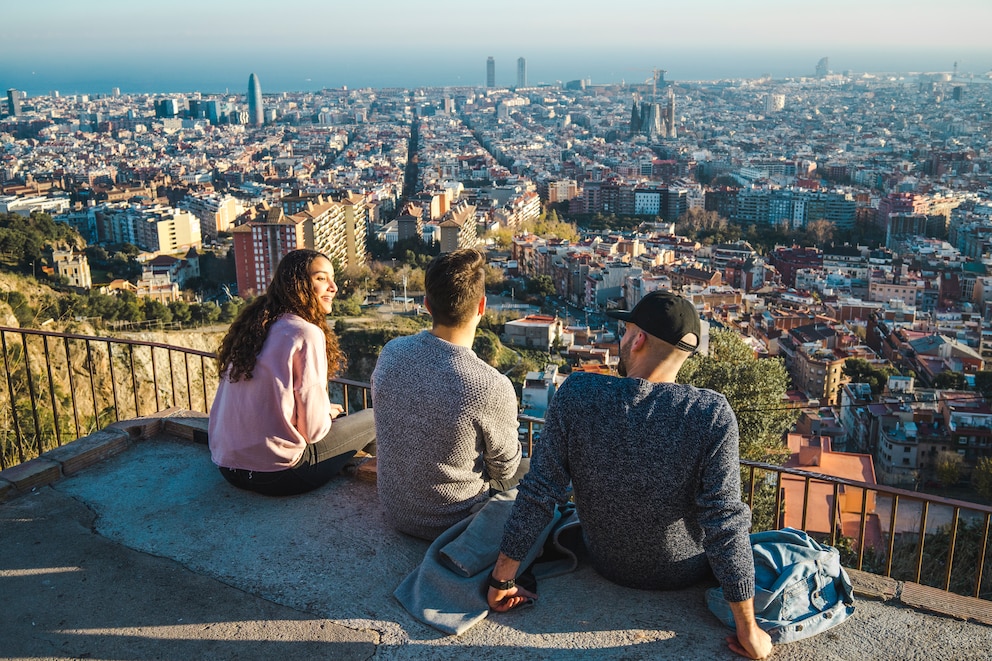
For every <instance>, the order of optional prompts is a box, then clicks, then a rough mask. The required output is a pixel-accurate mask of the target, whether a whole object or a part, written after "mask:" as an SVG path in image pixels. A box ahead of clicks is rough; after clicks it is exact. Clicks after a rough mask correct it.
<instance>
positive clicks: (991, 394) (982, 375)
mask: <svg viewBox="0 0 992 661" xmlns="http://www.w3.org/2000/svg"><path fill="white" fill-rule="evenodd" d="M975 390H977V391H978V392H980V393H982V397H984V398H985V399H990V400H992V371H989V370H982V371H981V372H975Z"/></svg>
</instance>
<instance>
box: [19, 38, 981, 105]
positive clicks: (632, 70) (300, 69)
mask: <svg viewBox="0 0 992 661" xmlns="http://www.w3.org/2000/svg"><path fill="white" fill-rule="evenodd" d="M488 54H491V55H493V57H494V58H495V61H496V83H497V85H498V86H512V85H515V84H516V60H517V57H518V56H521V55H522V56H524V57H526V59H527V69H528V82H529V84H531V85H536V84H541V83H545V84H555V83H557V82H565V81H569V80H576V79H588V80H590V81H591V82H592V83H593V84H603V83H616V82H620V81H626V82H628V83H637V82H643V81H647V80H649V79H650V78H651V76H652V69H653V68H655V67H657V68H659V69H665V70H666V72H667V73H666V79H667V80H675V81H695V80H715V79H731V78H757V77H761V76H764V75H770V76H772V77H773V78H787V77H799V76H810V75H812V74H813V71H814V69H815V67H816V64H817V62H818V61H819V59H820V58H821V57H829V58H830V69H831V70H832V71H834V72H838V73H841V72H845V71H853V72H893V73H910V72H921V71H923V72H932V71H948V72H949V71H952V69H953V67H954V64H955V62H957V63H958V69H959V72H960V74H961V75H967V74H972V75H974V76H975V77H982V76H983V75H984V74H986V73H987V72H989V71H990V70H992V48H990V49H989V50H987V51H981V52H955V51H953V50H952V49H949V48H944V49H941V50H923V49H919V50H910V49H906V50H903V51H894V50H887V51H884V52H876V51H850V50H849V51H840V52H836V53H830V52H821V51H819V50H812V49H806V50H789V51H757V50H747V51H732V50H723V51H720V50H714V49H713V48H706V47H701V48H700V49H699V51H698V52H693V51H687V50H685V49H680V50H678V51H666V50H665V49H664V48H657V49H643V48H642V49H640V50H636V51H628V52H611V53H597V52H595V51H594V50H590V49H579V50H577V51H575V52H563V51H561V50H554V51H548V52H540V51H537V52H533V53H510V52H504V53H499V52H494V53H488ZM486 57H487V54H480V53H468V54H466V53H461V52H459V53H453V52H444V51H440V50H437V51H429V50H423V49H420V50H412V51H408V52H404V51H396V52H388V51H383V50H381V49H369V50H368V51H367V52H364V53H358V52H354V51H348V52H334V51H333V50H328V51H327V52H326V53H321V52H319V51H317V52H313V51H312V52H308V53H303V52H300V53H282V54H271V53H270V54H267V56H266V57H256V58H252V57H244V56H238V57H234V56H230V55H228V56H219V55H213V56H199V57H198V56H195V55H183V54H182V53H174V54H169V55H167V56H165V55H163V56H155V57H152V56H140V55H138V56H109V55H105V56H101V57H94V56H86V55H85V54H84V55H82V56H80V57H78V58H71V59H69V58H50V57H48V56H46V54H45V53H44V52H35V53H26V52H21V53H7V54H4V56H3V57H0V88H2V89H4V90H5V89H7V88H10V87H13V88H16V89H19V90H23V91H26V92H27V93H28V95H29V96H35V95H41V94H49V93H50V92H51V91H52V90H58V91H59V92H60V93H62V94H74V93H88V94H99V93H109V92H110V91H111V89H113V88H114V87H119V88H120V89H121V91H122V92H124V93H139V94H140V93H169V92H193V91H199V92H203V93H223V92H225V91H229V92H232V93H239V94H240V93H244V91H245V90H246V89H247V85H248V75H249V74H250V73H252V72H254V73H256V74H258V76H259V79H260V80H261V84H262V90H263V91H264V92H292V91H308V90H319V89H324V88H334V87H341V86H347V87H349V88H359V87H377V88H381V87H446V86H482V85H484V84H485V76H486Z"/></svg>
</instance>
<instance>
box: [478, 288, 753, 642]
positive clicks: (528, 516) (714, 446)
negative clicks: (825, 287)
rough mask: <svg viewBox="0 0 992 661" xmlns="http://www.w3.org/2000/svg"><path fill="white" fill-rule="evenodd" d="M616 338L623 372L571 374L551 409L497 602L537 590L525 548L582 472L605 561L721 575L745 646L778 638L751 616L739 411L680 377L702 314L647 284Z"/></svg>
mask: <svg viewBox="0 0 992 661" xmlns="http://www.w3.org/2000/svg"><path fill="white" fill-rule="evenodd" d="M610 314H611V316H614V317H616V318H618V319H620V320H621V324H626V331H625V332H624V334H623V335H622V337H621V339H620V366H619V372H620V375H621V377H627V378H616V377H611V376H602V375H596V374H575V375H572V376H570V377H569V378H568V379H567V380H566V381H565V383H564V384H563V385H562V387H561V388H560V389H559V390H558V392H557V393H556V394H555V397H554V399H553V400H552V402H551V406H550V408H549V409H548V413H547V417H546V424H545V427H544V431H543V433H542V434H541V442H540V443H539V444H538V445H537V447H536V448H535V451H534V457H533V460H532V462H531V469H530V472H529V473H528V474H527V476H526V477H525V478H524V479H523V481H522V482H521V483H520V485H519V488H518V495H517V499H516V503H515V505H514V509H513V513H512V514H511V516H510V519H509V521H508V522H507V524H506V528H505V530H504V535H503V541H502V544H501V546H500V554H499V558H498V560H497V562H496V566H495V568H494V569H493V573H492V576H491V577H490V581H489V583H490V589H489V595H488V599H489V605H490V607H491V608H493V609H494V610H497V611H505V610H509V609H510V608H513V607H514V606H516V605H518V604H520V603H523V602H524V601H526V600H527V599H529V598H534V597H535V595H533V594H531V593H529V592H527V591H526V590H524V589H522V588H520V587H518V586H516V585H515V583H514V579H515V578H516V576H517V574H518V571H519V570H520V566H519V565H520V562H519V560H520V559H521V558H523V557H524V555H526V553H527V551H528V550H529V549H530V548H531V547H532V546H533V544H534V543H535V540H536V539H537V537H538V535H539V534H540V532H541V530H542V529H543V528H544V526H545V525H546V524H547V522H548V521H550V518H551V516H552V513H553V510H554V507H555V506H556V505H557V504H558V503H562V502H564V501H565V500H566V499H567V497H568V496H567V493H566V489H567V487H568V485H569V483H571V484H572V487H573V491H574V497H575V504H576V508H577V509H578V514H579V520H580V521H581V522H582V533H583V538H584V541H585V543H586V546H587V548H588V550H589V556H590V558H591V560H592V563H593V566H594V567H595V569H596V570H597V571H598V572H599V573H600V574H602V575H603V576H604V577H606V578H608V579H609V580H611V581H613V582H615V583H619V584H621V585H627V586H630V587H634V588H641V589H659V590H665V589H677V588H681V587H685V586H687V585H691V584H693V583H695V582H698V581H700V580H701V579H704V578H706V577H707V576H709V575H710V572H711V571H712V574H713V575H714V576H715V577H716V579H717V580H718V581H719V583H720V585H721V587H722V588H723V593H724V596H725V597H726V598H727V600H728V601H729V602H731V604H730V605H731V608H732V609H733V612H734V619H735V622H736V629H737V635H736V637H733V636H732V637H729V638H728V639H727V642H728V645H729V646H730V648H731V649H732V650H733V651H734V652H736V653H738V654H741V655H743V656H747V657H749V658H754V659H761V658H764V657H766V656H767V655H768V654H769V653H770V652H771V648H772V645H771V639H770V638H769V636H768V634H767V633H765V632H764V631H762V630H761V629H760V628H759V627H758V625H757V623H756V622H755V618H754V599H753V598H754V560H753V556H752V552H751V544H750V539H749V535H748V531H749V528H750V525H751V513H750V511H749V510H748V508H747V506H746V505H744V503H742V502H741V493H740V469H739V466H738V442H739V439H738V429H737V419H736V416H735V415H734V412H733V410H731V408H730V405H729V404H728V403H727V400H726V398H725V397H724V396H723V395H720V394H718V393H716V392H713V391H710V390H702V389H699V388H694V387H692V386H687V385H682V384H677V383H675V377H676V375H677V374H678V371H679V368H680V367H681V366H682V364H683V363H684V362H685V360H686V358H688V357H689V356H690V355H691V354H692V352H693V351H694V350H695V349H696V347H697V346H698V343H699V335H700V325H699V315H698V314H697V313H696V310H695V308H694V307H693V306H692V304H691V303H690V302H689V301H687V300H686V299H684V298H681V297H680V296H677V295H675V294H672V293H671V292H661V291H656V292H652V293H650V294H648V295H647V296H645V297H644V298H643V299H642V300H641V301H640V302H639V303H638V304H637V306H636V307H635V308H634V309H633V310H632V311H630V312H615V313H610Z"/></svg>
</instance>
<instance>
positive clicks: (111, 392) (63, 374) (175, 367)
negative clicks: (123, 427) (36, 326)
mask: <svg viewBox="0 0 992 661" xmlns="http://www.w3.org/2000/svg"><path fill="white" fill-rule="evenodd" d="M0 351H2V353H3V358H2V360H0V369H2V371H3V376H2V380H3V385H2V386H0V391H2V392H3V395H0V434H2V435H3V436H2V439H0V444H2V446H0V450H2V451H0V469H3V468H8V467H10V466H12V465H16V464H18V463H22V462H24V461H27V460H28V459H31V458H32V457H35V456H38V455H40V454H42V453H43V452H46V451H47V450H50V449H52V448H54V447H58V446H60V445H63V444H64V443H67V442H69V441H72V440H74V439H77V438H80V437H82V436H86V435H87V434H90V433H92V432H94V431H96V430H98V429H102V428H104V427H106V426H107V425H108V424H110V423H112V422H117V421H119V420H122V419H127V418H137V417H141V416H143V415H148V414H151V413H154V412H156V411H161V410H163V409H166V408H170V407H182V408H187V409H189V410H193V411H203V412H209V407H210V402H211V400H212V398H213V392H214V390H216V383H217V376H216V369H215V367H214V354H212V353H210V352H205V351H197V350H195V349H187V348H184V347H178V346H173V345H168V344H160V343H156V342H145V341H141V340H129V339H120V338H106V337H92V336H87V335H76V334H72V333H56V332H51V331H39V330H31V329H23V328H6V327H0Z"/></svg>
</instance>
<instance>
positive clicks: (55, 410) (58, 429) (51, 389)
mask: <svg viewBox="0 0 992 661" xmlns="http://www.w3.org/2000/svg"><path fill="white" fill-rule="evenodd" d="M41 340H42V342H41V343H42V345H43V346H44V347H45V367H46V368H47V369H48V394H49V395H50V396H51V400H52V420H53V422H54V424H55V445H57V446H58V445H62V425H61V424H59V406H58V403H57V402H56V398H55V379H53V378H52V355H51V353H50V352H49V350H48V336H47V335H42V336H41Z"/></svg>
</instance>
